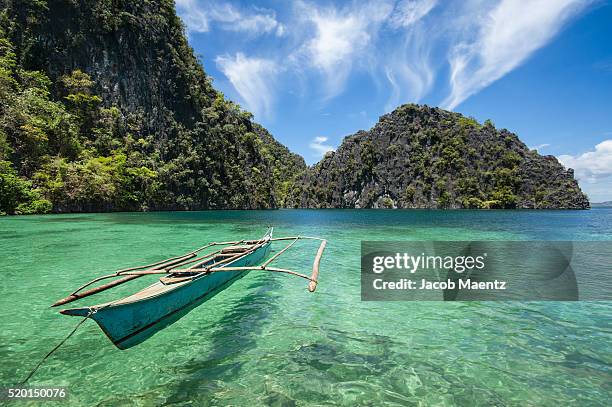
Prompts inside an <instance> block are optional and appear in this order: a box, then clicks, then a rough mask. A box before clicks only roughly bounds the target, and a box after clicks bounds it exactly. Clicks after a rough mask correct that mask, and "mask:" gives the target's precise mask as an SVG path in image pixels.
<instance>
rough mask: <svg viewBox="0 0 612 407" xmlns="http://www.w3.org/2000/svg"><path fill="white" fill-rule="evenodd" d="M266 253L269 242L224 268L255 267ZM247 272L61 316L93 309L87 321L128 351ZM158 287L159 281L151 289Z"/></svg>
mask: <svg viewBox="0 0 612 407" xmlns="http://www.w3.org/2000/svg"><path fill="white" fill-rule="evenodd" d="M269 252H270V242H269V241H268V242H267V243H265V244H264V245H263V246H262V247H260V248H258V249H256V250H255V251H253V252H251V253H248V254H246V255H245V256H243V257H241V258H238V259H237V260H234V261H232V262H231V263H227V264H226V265H225V266H227V267H243V266H253V265H257V264H259V263H261V262H262V261H263V260H264V259H265V258H266V257H267V256H268V254H269ZM247 273H248V271H227V272H216V273H210V274H202V275H200V276H197V277H195V278H194V279H193V280H190V281H188V282H185V283H178V284H175V285H173V286H172V289H171V290H169V291H165V292H162V293H160V294H159V295H155V296H152V297H149V298H145V299H141V300H136V301H133V302H127V303H126V302H123V303H120V304H113V303H111V304H110V305H108V304H101V305H99V306H94V307H85V308H75V309H71V310H66V311H63V312H62V313H66V314H68V315H76V316H87V315H88V314H89V313H90V311H91V310H92V309H94V310H96V311H95V313H93V314H91V315H90V318H91V319H93V320H94V321H96V323H97V324H98V325H99V326H100V328H101V329H102V330H103V331H104V333H105V334H106V336H107V337H108V338H109V339H110V340H111V341H112V342H113V343H114V344H115V346H117V347H118V348H119V349H128V348H130V347H132V346H134V345H138V344H139V343H141V342H143V341H145V340H146V339H148V338H150V337H151V336H152V335H154V334H155V333H156V332H158V331H160V330H161V329H163V328H165V327H167V326H168V325H170V324H172V323H174V322H175V321H177V320H179V319H180V318H181V317H183V316H184V315H185V314H187V313H188V312H189V311H191V310H192V309H194V308H195V307H197V306H198V305H200V304H202V303H203V302H205V301H206V300H208V299H210V298H212V297H213V296H214V295H216V294H217V293H219V292H220V291H223V290H224V289H225V288H227V287H229V286H230V285H231V284H233V283H234V282H235V281H237V280H238V279H239V278H241V277H243V276H244V275H246V274H247ZM161 284H162V283H159V282H158V283H155V284H154V285H153V286H151V287H154V286H156V287H157V286H159V285H161ZM151 287H149V288H151ZM128 298H129V297H128Z"/></svg>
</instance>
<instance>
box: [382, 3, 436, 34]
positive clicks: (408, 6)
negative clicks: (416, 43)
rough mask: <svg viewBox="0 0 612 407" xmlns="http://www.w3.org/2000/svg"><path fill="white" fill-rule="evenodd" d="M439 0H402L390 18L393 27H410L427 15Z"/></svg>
mask: <svg viewBox="0 0 612 407" xmlns="http://www.w3.org/2000/svg"><path fill="white" fill-rule="evenodd" d="M437 3H438V0H400V1H398V2H397V4H396V6H395V9H394V11H393V14H392V15H391V17H390V19H389V23H390V25H391V26H392V27H395V28H399V27H410V26H412V25H413V24H415V23H416V22H417V21H419V20H421V19H422V18H423V17H425V16H426V15H427V14H429V12H430V11H431V10H432V9H433V8H434V7H435V6H436V4H437Z"/></svg>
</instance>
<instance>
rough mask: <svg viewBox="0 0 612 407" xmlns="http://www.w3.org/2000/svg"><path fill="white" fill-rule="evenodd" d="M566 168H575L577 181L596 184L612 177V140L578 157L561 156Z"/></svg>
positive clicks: (560, 159)
mask: <svg viewBox="0 0 612 407" xmlns="http://www.w3.org/2000/svg"><path fill="white" fill-rule="evenodd" d="M557 158H558V159H559V161H561V163H562V164H563V165H564V166H565V167H566V168H573V169H574V174H575V175H576V179H578V180H580V181H585V182H589V183H595V182H597V181H599V180H601V179H604V178H607V177H609V176H612V140H605V141H602V142H601V143H599V144H597V145H596V146H595V150H594V151H588V152H586V153H584V154H581V155H578V156H572V155H560V156H559V157H557Z"/></svg>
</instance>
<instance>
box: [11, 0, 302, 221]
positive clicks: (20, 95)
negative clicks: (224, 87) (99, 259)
mask: <svg viewBox="0 0 612 407" xmlns="http://www.w3.org/2000/svg"><path fill="white" fill-rule="evenodd" d="M4 4H5V5H4V8H3V10H2V12H1V14H0V101H1V105H0V191H1V193H2V198H1V199H0V211H1V212H5V213H44V212H48V211H55V212H70V211H79V212H80V211H114V210H147V209H151V210H162V209H169V210H182V209H208V208H274V207H280V206H283V205H284V202H285V198H286V196H287V194H288V193H289V191H290V189H291V186H292V185H293V184H294V183H295V180H296V178H297V177H298V176H299V175H300V172H301V171H303V170H304V169H305V168H306V166H305V164H304V161H303V159H302V158H301V157H299V156H297V155H295V154H292V153H290V152H289V150H288V149H287V148H285V147H284V146H282V145H281V144H279V143H278V142H276V140H274V138H273V137H272V136H271V135H270V134H269V133H268V132H267V131H266V130H265V129H263V128H262V127H261V126H259V125H257V124H255V123H253V121H252V116H251V114H250V113H248V112H245V111H243V110H242V109H241V108H240V107H239V106H238V105H236V104H234V103H232V102H230V101H228V100H226V99H225V98H224V97H223V95H222V94H221V93H219V92H217V91H215V90H214V89H213V87H212V85H211V79H210V78H209V77H208V76H207V75H206V74H205V73H204V71H203V70H202V67H201V65H200V64H199V63H198V61H197V60H196V58H195V57H194V54H193V51H192V49H191V48H190V47H189V45H188V44H187V41H186V39H185V36H184V29H183V26H182V24H181V22H180V20H179V19H178V17H177V16H176V13H175V10H174V2H173V1H170V0H164V1H146V0H145V1H121V2H109V1H103V0H98V1H84V0H82V1H70V0H54V1H40V0H39V1H25V2H24V1H8V2H4Z"/></svg>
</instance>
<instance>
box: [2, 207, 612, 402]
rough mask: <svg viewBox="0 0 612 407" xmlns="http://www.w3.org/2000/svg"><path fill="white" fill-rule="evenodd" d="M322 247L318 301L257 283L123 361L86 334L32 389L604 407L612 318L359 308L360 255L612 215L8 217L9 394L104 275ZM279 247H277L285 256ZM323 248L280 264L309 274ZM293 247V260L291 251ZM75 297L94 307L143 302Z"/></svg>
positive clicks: (92, 396)
mask: <svg viewBox="0 0 612 407" xmlns="http://www.w3.org/2000/svg"><path fill="white" fill-rule="evenodd" d="M268 225H273V226H274V227H275V235H277V236H281V235H296V234H301V235H315V236H322V237H325V238H326V239H328V241H329V244H328V249H327V251H326V253H325V255H324V258H323V261H322V264H321V276H320V281H321V283H320V285H319V288H318V289H317V292H316V293H314V294H310V293H308V291H307V290H306V283H307V282H306V281H305V280H302V279H298V278H294V277H289V276H285V275H277V274H272V273H261V274H257V273H255V272H252V273H250V274H249V275H247V276H246V277H245V278H243V279H241V280H239V281H238V282H237V283H235V284H234V285H233V286H232V287H231V288H230V289H228V290H225V291H224V292H222V293H221V294H219V295H218V296H216V297H215V298H213V299H212V300H210V301H208V302H206V303H204V304H203V305H202V306H200V307H199V308H197V309H195V310H194V311H192V312H191V313H189V314H188V315H187V316H185V317H184V318H183V319H181V320H180V321H178V322H177V323H175V324H174V325H172V326H170V327H169V328H167V329H165V330H163V331H161V332H160V333H158V334H157V335H155V336H154V337H152V338H151V339H149V340H148V341H146V342H145V343H143V344H141V345H138V346H136V347H134V348H132V349H129V350H127V351H120V350H117V349H116V348H115V347H114V346H113V345H112V344H111V343H110V342H109V341H108V340H107V339H106V337H105V336H104V335H103V334H102V332H101V331H100V330H99V328H98V327H97V325H96V324H95V323H93V322H92V321H87V322H86V323H85V324H84V325H83V326H82V327H81V328H80V329H79V331H78V332H77V333H76V334H75V336H73V337H72V338H71V339H70V340H69V341H68V342H67V343H66V344H65V345H64V346H63V347H62V348H61V349H60V350H59V351H58V352H57V353H55V354H54V355H53V356H52V357H51V358H50V359H49V360H48V361H47V362H46V363H45V364H44V365H43V367H41V369H40V370H39V371H38V373H37V374H36V376H34V378H33V379H32V380H31V382H30V385H37V386H43V385H46V386H66V387H67V388H68V389H69V393H70V397H69V399H68V402H67V403H62V405H64V404H68V405H105V406H106V405H143V406H149V405H227V404H232V405H248V406H256V405H274V406H292V405H330V404H335V405H347V406H352V405H381V404H383V403H384V404H387V405H469V406H475V405H483V406H485V405H486V406H489V405H510V406H525V405H538V406H548V405H550V406H553V405H554V406H559V405H570V404H571V405H580V406H587V405H606V404H608V403H609V400H610V398H611V395H612V374H611V373H612V372H611V370H612V369H611V363H612V349H611V343H612V304H611V303H609V302H578V303H478V302H471V303H436V302H433V303H432V302H429V303H424V302H423V303H417V302H362V301H361V300H360V273H359V265H360V259H359V250H360V241H361V240H364V239H369V240H404V239H406V240H489V239H491V240H499V239H510V240H531V239H553V240H612V210H611V209H593V210H590V211H577V212H572V211H521V212H518V211H517V212H514V211H512V212H503V211H392V210H388V211H387V210H378V211H369V210H344V211H340V210H300V211H298V210H282V211H212V212H180V213H178V212H175V213H120V214H82V215H54V216H32V217H10V218H6V217H5V218H2V219H0V252H1V253H2V254H1V255H0V272H1V273H2V286H1V288H0V322H1V327H2V329H1V330H0V361H1V363H0V385H5V386H6V385H11V384H14V383H15V382H17V381H19V379H22V378H23V377H24V376H26V375H27V373H28V372H29V370H30V369H31V368H32V367H33V366H34V365H35V364H36V363H37V362H38V361H39V360H40V358H41V357H42V356H44V354H45V353H46V352H48V351H49V350H50V349H51V348H52V347H53V346H54V345H55V344H56V343H58V342H59V341H60V340H61V339H62V338H63V337H64V336H65V335H66V334H67V333H68V332H69V331H70V330H71V329H72V328H73V327H74V326H75V324H76V323H77V322H78V319H76V318H72V317H67V316H62V315H59V314H58V313H57V312H56V310H55V309H50V308H49V305H50V304H51V303H53V302H54V301H55V300H56V299H58V298H60V297H63V296H64V295H65V294H67V293H69V292H70V291H71V289H74V288H76V287H77V286H79V285H81V284H82V283H83V282H86V281H88V280H89V279H90V278H92V277H93V276H97V275H100V274H102V273H105V272H107V271H111V270H113V269H117V268H121V267H124V266H126V265H133V264H140V263H148V262H153V261H155V260H158V259H160V258H166V257H170V256H173V255H177V254H182V253H184V252H186V251H188V250H190V249H191V248H195V247H197V246H200V245H202V244H203V243H206V242H208V241H221V240H232V239H239V238H256V237H259V236H260V235H261V234H262V233H263V231H264V230H265V228H266V226H268ZM280 247H282V246H281V245H280V244H277V245H276V246H275V248H276V250H278V249H279V248H280ZM316 248H317V244H316V243H314V242H312V243H303V244H301V246H299V250H295V251H292V252H291V253H293V255H291V256H283V257H282V260H280V261H279V262H278V266H279V267H287V268H292V269H296V270H303V271H305V272H309V270H310V265H311V261H312V257H313V256H314V253H315V252H316ZM292 250H293V249H292ZM141 280H143V279H140V280H137V281H135V282H133V285H131V286H129V287H121V288H120V289H119V290H118V291H117V292H116V293H112V294H104V295H102V296H100V297H99V298H96V297H92V298H93V299H92V300H91V301H89V299H86V300H82V302H81V303H82V304H84V305H90V303H94V302H95V303H97V302H101V301H103V300H108V299H112V298H115V295H116V296H118V295H121V294H125V293H128V292H131V291H133V290H134V289H136V288H139V287H141V286H143V285H144V284H149V283H151V281H153V280H151V279H149V280H148V281H141Z"/></svg>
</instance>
